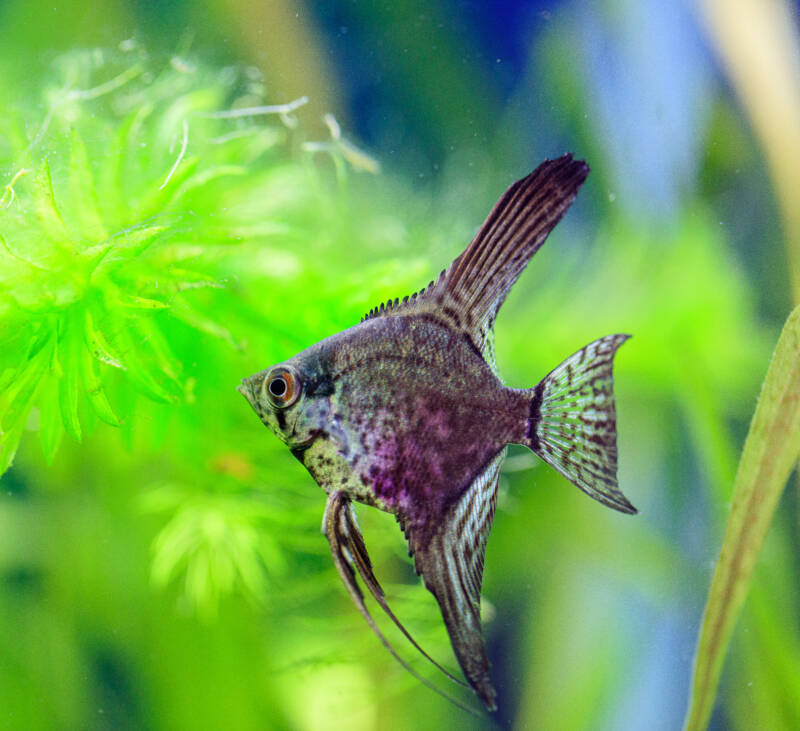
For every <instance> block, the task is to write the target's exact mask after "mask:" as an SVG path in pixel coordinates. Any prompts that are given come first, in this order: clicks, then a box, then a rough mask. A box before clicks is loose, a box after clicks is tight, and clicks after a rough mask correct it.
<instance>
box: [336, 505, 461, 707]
mask: <svg viewBox="0 0 800 731" xmlns="http://www.w3.org/2000/svg"><path fill="white" fill-rule="evenodd" d="M322 532H323V533H324V534H325V536H326V537H327V539H328V543H329V544H330V547H331V554H332V555H333V563H334V565H335V566H336V570H337V571H338V572H339V576H340V577H341V579H342V582H343V583H344V585H345V587H346V588H347V591H348V593H349V594H350V597H351V598H352V600H353V602H354V603H355V605H356V607H357V608H358V610H359V612H361V614H362V616H363V617H364V619H365V620H366V621H367V624H368V625H369V626H370V628H371V629H372V631H373V632H374V633H375V634H376V635H377V637H378V639H379V640H380V641H381V644H383V646H384V647H385V648H386V649H387V650H388V651H389V654H391V656H392V657H393V658H394V659H395V660H397V662H399V663H400V665H402V666H403V668H405V669H406V670H407V671H408V672H409V673H410V674H411V675H413V676H414V677H415V678H416V679H417V680H419V681H420V682H421V683H422V684H423V685H426V686H427V687H429V688H430V689H431V690H433V691H434V692H436V693H438V694H439V695H441V696H442V697H443V698H446V699H447V700H448V701H450V702H451V703H453V704H455V705H456V706H458V707H459V708H462V709H464V710H465V711H468V712H469V713H472V714H475V713H476V711H475V709H474V708H470V707H469V706H466V705H464V704H462V703H460V702H459V701H458V700H456V699H454V698H453V697H451V696H449V695H448V694H447V693H445V692H444V691H442V690H441V689H439V688H437V687H436V686H435V685H433V683H431V682H430V681H429V680H428V679H427V678H424V677H423V676H421V675H420V674H419V673H417V672H416V671H415V670H414V669H413V668H412V667H411V666H410V665H409V664H408V663H407V662H406V661H405V660H403V658H401V657H400V656H399V655H398V654H397V652H396V651H395V649H394V648H393V647H392V645H391V644H390V643H389V641H388V640H387V639H386V637H385V636H384V634H383V633H382V632H381V631H380V629H379V628H378V625H377V624H376V623H375V620H374V619H373V618H372V615H371V614H370V613H369V610H368V609H367V607H366V605H365V604H364V595H363V594H362V592H361V589H360V588H359V586H358V584H357V583H356V571H358V574H359V576H360V577H361V580H362V581H363V582H364V584H365V585H366V586H367V588H368V589H369V590H370V593H371V594H372V596H373V597H374V598H375V600H376V601H377V602H378V604H380V606H381V607H382V608H383V610H384V611H385V612H386V614H388V615H389V617H390V618H391V619H392V621H393V622H394V623H395V624H396V625H397V627H398V628H399V629H400V631H401V632H402V633H403V634H404V635H405V636H406V638H407V639H408V640H409V641H410V642H411V644H412V645H413V646H414V647H415V648H416V649H417V650H419V652H420V653H422V655H423V656H424V657H425V658H426V659H427V660H428V661H430V662H431V663H432V664H433V665H435V666H436V667H437V668H438V669H439V670H441V671H442V672H443V673H444V674H445V675H446V676H447V677H448V678H450V679H451V680H453V681H455V682H456V683H458V684H459V685H466V684H465V683H464V682H463V681H461V680H459V679H458V678H456V677H454V676H453V675H452V674H451V673H449V672H448V671H447V670H445V669H444V668H443V667H442V666H441V665H439V663H437V662H436V661H435V660H434V659H433V658H431V656H430V655H428V653H426V652H425V651H424V650H423V649H422V648H421V647H420V646H419V645H418V644H417V642H416V640H414V638H413V637H412V636H411V635H410V634H409V632H408V631H407V630H406V628H405V627H404V626H403V625H402V624H401V622H400V620H398V619H397V617H396V616H395V615H394V613H393V612H392V610H391V609H390V608H389V605H388V604H387V603H386V598H385V595H384V592H383V588H382V587H381V585H380V584H379V583H378V580H377V579H376V578H375V574H374V573H373V572H372V562H371V561H370V558H369V554H368V553H367V547H366V545H365V543H364V538H363V536H362V535H361V530H360V529H359V527H358V523H357V522H356V517H355V514H354V513H353V509H352V503H351V501H350V499H349V498H348V497H347V496H346V495H345V494H344V493H343V492H341V491H334V492H332V493H330V495H329V496H328V501H327V503H326V505H325V515H324V517H323V519H322Z"/></svg>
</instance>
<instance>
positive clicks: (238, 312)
mask: <svg viewBox="0 0 800 731" xmlns="http://www.w3.org/2000/svg"><path fill="white" fill-rule="evenodd" d="M43 96H44V101H43V102H42V103H41V104H39V103H36V102H35V101H34V102H33V103H32V102H30V100H27V101H26V100H25V99H24V98H23V99H22V100H21V101H20V100H18V101H17V102H16V103H15V105H14V106H12V108H11V110H10V111H11V113H10V114H9V115H8V116H6V117H4V119H3V120H2V122H0V125H2V129H0V174H5V175H6V176H7V177H6V182H5V184H4V187H3V189H2V191H3V192H2V198H0V473H2V472H5V471H6V470H7V469H8V467H9V466H10V465H11V464H12V462H13V460H14V457H15V454H16V452H17V450H18V447H19V444H20V441H21V440H22V438H23V435H24V434H25V432H26V431H27V432H33V433H34V434H35V433H36V432H38V437H39V442H40V447H41V450H42V453H43V456H44V459H45V461H46V462H47V463H48V464H52V463H53V460H54V459H55V457H56V454H57V452H58V449H59V446H60V445H61V444H62V441H63V438H64V435H65V434H67V435H69V437H70V438H71V439H72V440H74V441H77V442H80V441H82V440H83V439H85V437H86V435H87V432H94V431H96V429H95V427H96V425H97V423H98V422H105V424H107V425H110V426H112V427H115V428H116V430H117V431H118V432H119V433H120V435H121V436H122V441H123V443H125V444H127V445H128V447H129V448H133V447H135V446H136V445H137V444H140V445H149V446H150V448H151V449H152V448H158V447H159V446H163V444H164V441H165V439H167V438H171V439H174V440H175V441H176V442H177V444H176V450H177V451H178V452H179V453H180V454H182V455H183V456H184V462H183V463H181V462H180V461H177V462H173V465H172V467H171V469H165V470H164V471H163V475H162V476H163V479H156V480H154V481H153V485H152V489H150V487H149V486H148V485H147V484H145V485H143V486H142V487H143V488H144V491H145V492H144V495H143V497H142V501H141V507H142V509H143V510H144V511H145V512H147V513H151V514H159V515H166V516H167V517H168V520H167V523H166V524H165V526H164V528H163V530H162V532H161V534H160V536H159V537H158V538H157V539H156V540H155V542H154V552H155V553H154V564H153V578H154V580H155V581H156V582H157V583H159V584H167V583H170V582H171V581H174V580H175V579H176V578H177V577H178V576H185V586H186V593H187V596H189V597H190V599H191V602H192V603H193V604H195V605H196V606H197V608H198V609H200V610H202V611H203V612H204V613H213V612H214V608H215V606H216V604H217V601H218V599H219V597H220V594H225V593H227V592H229V591H232V590H233V588H234V586H235V587H238V588H240V589H242V590H243V591H244V592H245V593H247V594H248V595H249V596H251V597H252V598H253V599H254V600H255V601H261V600H263V597H264V596H265V594H266V588H265V584H264V577H265V575H266V566H267V565H269V566H270V567H271V570H272V571H273V572H274V571H275V570H277V567H278V566H279V565H280V564H281V557H280V554H279V551H278V549H277V548H276V547H275V544H274V541H272V540H271V536H272V535H274V531H269V530H266V529H265V525H268V524H269V521H270V516H272V518H273V520H274V519H275V515H279V516H280V518H281V520H282V521H283V522H282V525H286V524H287V523H290V522H292V521H291V518H290V517H289V515H288V513H289V508H288V506H283V507H282V508H280V509H279V508H277V507H276V505H275V501H274V500H273V501H272V503H271V504H270V505H265V504H264V503H263V502H261V503H259V502H258V501H253V500H252V499H249V498H248V499H243V498H242V497H241V494H242V493H243V492H247V494H248V495H249V492H250V490H251V489H252V487H251V484H250V482H251V481H252V479H254V478H253V467H252V464H251V462H250V461H249V458H248V457H246V456H243V455H242V453H241V452H236V453H230V452H231V450H229V451H226V449H225V447H224V446H222V447H221V446H219V445H215V444H212V443H211V442H212V440H210V439H209V433H208V432H209V430H208V428H207V425H205V424H204V423H203V420H202V418H201V417H200V416H199V414H200V413H201V412H202V409H203V408H207V409H208V410H209V412H210V413H213V414H214V417H215V422H216V423H222V422H225V421H226V420H227V421H228V423H230V422H231V421H235V420H236V417H234V416H231V415H230V412H231V411H233V412H236V411H238V410H239V409H240V405H239V404H238V400H237V399H231V403H230V404H228V403H227V402H224V403H225V404H226V406H229V407H230V408H229V410H228V411H226V409H225V408H221V407H220V405H219V393H221V392H229V393H230V394H231V395H232V396H234V397H235V396H236V394H235V392H234V390H233V388H234V386H235V384H236V382H237V381H238V377H237V376H236V375H235V374H236V373H237V370H238V372H240V373H241V372H245V370H246V369H245V367H244V366H243V365H241V366H237V365H234V362H236V359H237V358H238V359H239V361H238V362H240V363H241V362H242V358H243V357H244V356H243V355H242V353H243V351H244V349H245V346H247V348H249V352H258V351H260V350H262V349H263V350H264V351H267V350H273V351H277V350H280V349H281V348H282V347H283V348H286V347H291V348H296V347H297V345H298V344H299V343H302V342H303V339H304V337H305V335H304V332H305V331H306V330H307V329H308V328H310V327H313V328H316V326H317V325H316V323H315V322H313V320H310V321H309V322H304V321H303V319H297V320H296V321H295V322H294V323H292V326H291V327H287V324H286V318H285V317H283V312H282V304H281V303H282V302H286V301H295V300H297V299H298V297H299V296H300V294H299V293H301V292H305V291H308V290H314V291H315V295H316V302H317V303H318V304H319V309H318V310H317V312H316V314H315V313H313V312H312V313H310V315H309V317H312V318H313V317H315V316H316V317H317V318H319V317H320V316H321V317H323V318H325V317H329V315H327V314H325V313H327V312H336V311H341V310H342V305H343V300H344V301H346V300H350V305H349V307H350V309H351V310H352V312H353V313H356V312H360V311H361V310H363V309H364V308H365V307H366V301H362V300H361V296H356V297H353V295H352V291H353V290H354V289H359V290H363V291H364V295H362V296H369V293H370V292H371V291H380V288H381V287H382V286H383V285H384V282H386V283H388V282H390V281H392V280H393V279H395V278H396V277H398V276H399V277H400V278H401V280H404V279H405V275H406V273H407V274H408V276H409V277H411V276H413V275H414V274H415V273H418V272H419V271H420V268H421V266H422V262H421V260H417V261H416V262H411V266H410V267H405V268H404V269H405V270H406V271H404V272H402V273H400V272H399V267H398V265H397V263H396V262H394V261H393V260H392V259H391V258H390V257H385V256H383V257H382V256H378V257H376V258H375V261H374V262H372V263H371V264H369V265H367V266H365V267H364V268H363V270H362V272H360V273H359V274H357V275H354V276H350V277H344V278H342V279H341V280H340V281H338V282H331V281H330V280H329V279H327V278H324V277H323V276H322V268H323V267H324V264H323V263H320V264H316V263H315V261H314V260H313V255H314V254H315V253H316V254H317V255H319V253H320V252H322V251H325V250H327V249H328V248H329V247H331V246H332V244H333V243H334V242H336V241H337V239H338V237H340V236H342V235H351V236H352V237H353V238H355V239H356V240H358V239H359V237H361V236H364V235H371V233H370V230H369V226H370V225H371V219H370V217H369V216H365V217H364V223H365V228H364V230H363V231H361V232H360V233H353V234H349V232H347V231H344V230H342V227H341V224H340V223H339V219H340V217H339V216H338V214H337V208H338V206H339V205H340V203H341V200H342V198H341V196H342V188H343V186H345V185H346V184H347V176H348V174H349V173H348V170H353V169H364V170H369V171H372V172H374V171H376V170H377V163H375V162H374V161H373V160H372V159H371V158H370V157H369V156H368V155H366V154H365V153H363V152H361V151H360V150H358V148H356V147H355V146H354V145H353V144H352V143H349V142H348V141H347V140H346V139H344V138H343V137H342V135H341V132H340V130H339V127H338V125H337V123H336V121H335V120H334V119H333V117H331V116H330V115H329V116H328V117H327V118H326V122H327V124H328V126H329V128H330V131H331V140H330V141H328V142H325V141H322V142H313V141H308V140H307V139H306V138H305V137H304V135H303V133H302V129H301V128H299V124H298V119H297V117H296V116H295V115H296V113H297V112H298V110H300V109H301V108H302V107H303V105H304V103H305V99H298V100H295V101H292V102H288V103H285V104H277V105H270V104H265V103H264V101H265V100H264V85H263V81H262V79H261V78H260V75H259V73H258V72H256V71H255V70H254V69H248V68H239V69H234V68H224V69H209V68H206V67H204V66H203V65H202V64H200V63H198V62H195V61H192V60H188V59H183V58H177V57H172V58H164V59H160V60H159V59H157V58H149V57H148V56H147V55H146V54H145V53H144V51H142V50H141V49H140V48H138V47H137V46H136V45H135V44H123V46H122V49H121V50H120V51H118V52H113V53H112V52H108V51H91V52H75V53H71V54H68V55H66V56H64V57H60V58H58V59H57V60H56V61H55V62H54V65H53V69H52V78H51V79H50V81H49V84H48V86H47V89H46V91H45V92H44V94H43ZM326 160H332V161H333V163H334V170H335V171H336V176H335V177H333V176H331V175H330V174H329V171H328V170H327V168H328V167H330V166H329V165H327V163H326ZM372 228H373V230H374V224H372ZM390 228H391V227H390ZM382 243H386V237H385V235H384V236H383V240H381V237H377V241H376V244H377V245H380V244H382ZM303 250H305V253H307V254H308V255H309V257H310V261H307V262H303V261H302V260H301V258H300V256H301V252H303ZM362 277H363V278H365V279H366V280H367V281H366V284H365V282H364V281H363V280H362V279H361V278H362ZM354 285H358V286H357V287H356V286H354ZM265 293H269V296H267V297H265V296H264V294H265ZM375 296H376V297H377V296H378V294H376V295H375ZM334 303H335V304H336V307H335V308H334V307H333V304H334ZM345 309H347V308H346V307H345ZM273 316H274V320H273ZM282 343H284V344H283V345H282ZM287 344H288V345H287ZM148 403H149V404H151V406H148ZM158 404H162V405H164V406H165V408H162V409H161V410H160V411H158V410H156V411H155V412H151V411H149V409H151V408H156V409H157V406H156V405H158ZM148 414H149V415H148ZM154 414H155V416H154ZM142 423H145V424H147V428H145V429H142V428H141V424H142ZM202 444H205V445H206V447H207V452H206V453H207V454H208V455H209V456H208V459H207V460H206V461H203V462H202V463H201V464H199V465H194V464H193V463H192V462H191V460H190V459H189V455H191V454H196V453H197V452H198V449H202V448H201V447H200V446H199V445H202ZM276 474H280V473H279V472H277V473H276ZM165 476H168V477H169V479H171V480H172V481H173V482H171V483H169V484H171V485H172V486H173V487H172V488H169V487H168V486H165V485H166V477H165ZM189 483H191V485H192V486H193V488H194V489H193V491H192V490H187V488H186V485H187V484H189ZM203 485H207V486H208V490H204V489H203V488H202V486H203ZM198 487H199V489H198ZM276 511H277V512H276ZM265 521H266V522H265Z"/></svg>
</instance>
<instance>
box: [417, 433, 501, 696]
mask: <svg viewBox="0 0 800 731" xmlns="http://www.w3.org/2000/svg"><path fill="white" fill-rule="evenodd" d="M505 455H506V450H505V449H503V450H502V451H501V452H500V453H499V454H498V455H497V456H496V457H495V458H494V459H492V461H491V462H489V464H488V465H487V466H486V467H485V468H484V469H483V470H482V471H481V473H480V474H479V475H478V476H477V477H476V478H475V479H474V480H473V481H472V484H471V485H470V486H469V487H468V488H467V490H466V491H465V492H464V494H463V495H462V496H461V498H460V500H459V501H458V502H457V503H456V504H455V505H454V506H453V507H452V508H451V509H450V511H449V512H448V514H447V515H446V516H445V518H444V520H443V521H442V522H441V523H440V524H439V526H437V530H436V531H435V532H434V533H433V535H431V536H430V537H428V538H424V537H422V536H415V535H414V534H413V531H406V537H407V538H408V539H409V546H410V549H411V553H412V555H413V556H414V563H415V565H416V568H417V572H418V573H420V574H421V575H422V577H423V579H424V581H425V586H426V587H427V588H428V589H429V590H430V591H431V593H432V594H433V595H434V596H435V597H436V600H437V602H438V603H439V607H440V609H441V610H442V617H443V619H444V623H445V626H446V627H447V632H448V634H449V635H450V641H451V642H452V644H453V651H454V652H455V655H456V658H457V659H458V662H459V664H460V665H461V669H462V670H463V671H464V675H465V676H466V678H467V680H468V681H469V684H470V685H471V686H472V688H473V689H474V690H475V692H476V693H477V694H478V696H479V697H480V698H481V700H482V701H483V702H484V703H485V704H486V707H487V708H488V709H489V710H490V711H493V710H496V708H497V704H496V702H495V701H496V697H497V692H496V691H495V689H494V686H493V685H492V679H491V677H490V675H489V658H488V657H487V655H486V646H485V645H484V643H483V636H482V634H481V618H480V601H481V584H482V582H483V558H484V555H485V553H486V541H487V539H488V537H489V530H490V529H491V527H492V520H493V519H494V510H495V505H496V503H497V480H498V477H499V474H500V465H501V464H502V462H503V459H504V458H505Z"/></svg>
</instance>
